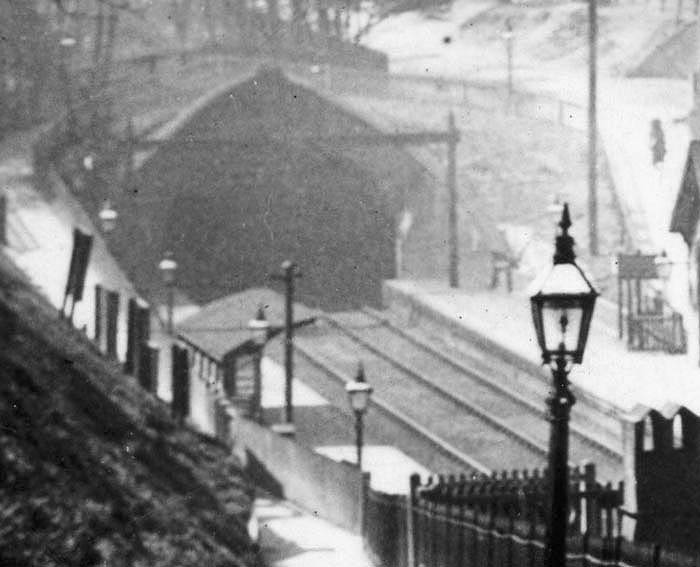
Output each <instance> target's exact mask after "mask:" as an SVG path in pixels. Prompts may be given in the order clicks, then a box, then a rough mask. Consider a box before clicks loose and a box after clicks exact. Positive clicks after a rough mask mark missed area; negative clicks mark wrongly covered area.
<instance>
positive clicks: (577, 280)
mask: <svg viewBox="0 0 700 567" xmlns="http://www.w3.org/2000/svg"><path fill="white" fill-rule="evenodd" d="M590 291H591V286H590V284H589V283H588V282H587V281H586V278H584V277H583V274H582V273H581V271H580V270H579V268H578V267H577V266H576V265H575V264H555V265H553V266H552V269H551V270H550V272H549V273H548V274H547V276H546V279H545V280H544V282H543V283H542V286H541V287H540V293H542V295H550V294H558V295H577V294H581V293H589V292H590Z"/></svg>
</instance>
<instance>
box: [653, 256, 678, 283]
mask: <svg viewBox="0 0 700 567" xmlns="http://www.w3.org/2000/svg"><path fill="white" fill-rule="evenodd" d="M654 263H655V264H656V273H657V275H658V276H659V278H661V279H662V280H665V281H668V280H669V279H670V278H671V271H672V269H673V262H672V261H671V258H669V257H668V254H666V250H662V251H661V254H659V255H658V256H657V257H656V258H655V259H654Z"/></svg>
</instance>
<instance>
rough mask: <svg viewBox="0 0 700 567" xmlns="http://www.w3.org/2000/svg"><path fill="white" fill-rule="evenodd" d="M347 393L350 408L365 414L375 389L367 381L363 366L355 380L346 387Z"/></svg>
mask: <svg viewBox="0 0 700 567" xmlns="http://www.w3.org/2000/svg"><path fill="white" fill-rule="evenodd" d="M345 391H346V392H347V393H348V397H349V398H350V406H351V407H352V409H353V410H354V411H355V413H360V414H363V413H365V412H366V411H367V406H368V405H369V399H370V398H371V397H372V392H373V391H374V389H373V388H372V386H370V385H369V384H368V383H367V382H366V381H365V370H364V367H363V366H362V364H360V365H359V367H358V369H357V376H355V380H353V381H352V382H348V383H347V384H346V385H345Z"/></svg>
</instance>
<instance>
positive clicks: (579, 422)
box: [364, 307, 622, 459]
mask: <svg viewBox="0 0 700 567" xmlns="http://www.w3.org/2000/svg"><path fill="white" fill-rule="evenodd" d="M364 312H365V313H366V314H367V315H368V316H370V317H371V318H372V319H374V321H375V322H376V323H377V324H382V325H385V326H387V327H389V328H390V329H392V330H393V331H394V332H395V333H397V334H399V335H401V336H402V337H404V338H405V339H407V340H408V341H409V342H410V343H412V344H414V345H415V346H417V347H418V348H420V349H422V350H428V351H430V352H432V353H433V354H436V355H437V356H438V357H439V358H441V359H442V360H444V361H445V363H447V364H449V365H450V366H453V367H454V368H456V369H457V370H459V371H462V372H465V373H468V374H473V375H475V376H476V377H478V378H479V379H481V380H483V381H486V382H487V383H489V384H490V385H491V386H492V387H494V388H496V389H498V390H500V391H501V392H503V393H504V395H506V396H511V397H514V398H517V399H519V400H520V401H521V403H523V404H524V405H526V406H529V407H530V408H531V409H532V410H533V411H536V412H539V413H540V414H541V415H542V416H544V415H545V413H544V401H545V399H546V397H547V396H548V394H549V390H550V387H551V385H550V382H549V379H548V378H546V373H543V374H538V375H533V374H531V373H530V372H528V371H524V370H523V369H521V368H519V367H516V366H514V365H513V364H512V363H509V362H507V361H505V360H502V359H501V358H500V357H498V356H495V355H493V354H492V353H490V352H489V351H488V349H486V348H484V346H483V345H479V344H478V343H476V342H470V341H467V340H464V339H455V338H454V337H452V336H451V335H449V334H448V335H447V336H446V335H445V332H444V329H443V328H440V329H439V331H438V332H434V330H433V331H431V329H430V328H429V326H426V325H421V326H419V327H411V326H409V327H407V326H406V325H405V324H401V323H397V322H395V319H394V318H393V317H392V314H391V312H382V311H377V310H375V309H371V308H367V307H366V308H364ZM574 390H575V387H574ZM577 395H579V400H578V401H577V403H576V404H575V405H574V407H573V409H572V421H571V426H570V427H571V433H572V435H574V436H578V437H579V438H580V439H581V440H582V441H583V442H587V443H592V444H593V446H597V447H598V448H599V449H601V450H603V451H606V452H608V453H609V454H610V456H611V457H612V458H614V459H622V437H621V424H620V419H619V417H618V416H617V415H615V414H614V412H613V410H612V409H611V408H606V407H602V406H601V404H600V403H599V402H596V401H592V400H590V399H589V396H587V395H585V394H584V393H578V394H577Z"/></svg>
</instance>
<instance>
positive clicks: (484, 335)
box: [384, 280, 700, 414]
mask: <svg viewBox="0 0 700 567" xmlns="http://www.w3.org/2000/svg"><path fill="white" fill-rule="evenodd" d="M384 301H385V308H387V309H388V310H389V311H390V312H393V313H395V314H397V315H398V316H399V317H400V318H402V319H403V320H404V321H405V322H406V323H409V324H410V323H415V322H418V321H419V320H420V321H421V322H425V321H428V322H430V321H432V322H433V323H436V324H440V325H443V326H444V327H445V329H449V332H450V333H452V334H454V335H462V336H463V337H464V338H466V339H467V340H470V341H478V342H480V345H481V346H482V348H483V349H484V351H486V352H491V353H493V354H494V355H498V356H500V357H505V358H509V359H511V360H513V361H515V362H516V363H518V364H520V365H521V366H525V367H528V366H529V367H530V368H531V369H532V371H533V372H537V371H538V367H539V362H540V354H539V348H538V346H537V342H536V338H535V332H534V329H533V327H532V318H531V315H530V306H529V299H528V297H527V295H526V293H525V292H524V291H515V292H513V293H511V294H508V293H505V292H501V291H465V290H454V289H450V288H448V287H446V286H445V285H444V284H443V283H439V282H430V281H426V282H411V281H400V280H392V281H388V282H386V284H385V287H384ZM539 371H540V372H544V371H545V369H539ZM571 382H572V383H573V385H574V386H575V387H576V388H577V390H578V391H579V392H581V394H583V395H585V396H587V397H588V398H589V399H590V400H592V401H598V402H600V404H601V405H602V406H604V407H605V406H606V407H608V408H610V409H612V410H613V411H617V412H619V413H620V414H625V413H626V412H630V411H632V410H633V409H635V407H637V406H639V405H642V406H647V407H650V408H655V409H662V408H663V407H664V406H666V405H668V404H680V405H684V406H686V407H688V408H689V409H691V410H692V411H694V412H698V411H700V368H698V366H697V364H696V363H694V362H693V361H692V360H691V359H690V357H688V356H682V355H669V354H665V353H656V352H630V351H628V350H627V348H626V346H625V345H624V343H623V341H621V340H619V339H618V338H617V329H616V328H614V327H613V326H612V325H611V317H610V306H609V305H605V304H603V305H602V306H600V308H599V307H596V313H594V315H593V323H592V325H591V330H590V336H589V339H588V346H587V348H586V354H585V357H584V361H583V364H581V365H579V366H576V367H575V368H574V369H573V370H572V372H571Z"/></svg>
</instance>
